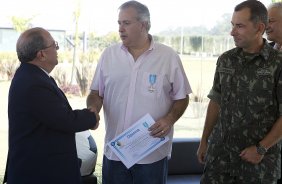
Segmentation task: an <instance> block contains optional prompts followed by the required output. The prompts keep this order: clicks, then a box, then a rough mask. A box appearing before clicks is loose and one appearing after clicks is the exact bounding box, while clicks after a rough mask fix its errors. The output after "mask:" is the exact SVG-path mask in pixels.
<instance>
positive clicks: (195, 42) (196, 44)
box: [190, 36, 202, 51]
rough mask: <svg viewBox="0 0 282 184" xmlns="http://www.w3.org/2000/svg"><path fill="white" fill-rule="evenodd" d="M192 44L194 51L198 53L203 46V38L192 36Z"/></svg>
mask: <svg viewBox="0 0 282 184" xmlns="http://www.w3.org/2000/svg"><path fill="white" fill-rule="evenodd" d="M190 43H191V46H192V48H193V50H194V51H198V50H199V49H200V48H201V46H202V37H201V36H191V37H190Z"/></svg>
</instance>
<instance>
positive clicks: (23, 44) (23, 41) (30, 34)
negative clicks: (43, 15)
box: [16, 27, 46, 63]
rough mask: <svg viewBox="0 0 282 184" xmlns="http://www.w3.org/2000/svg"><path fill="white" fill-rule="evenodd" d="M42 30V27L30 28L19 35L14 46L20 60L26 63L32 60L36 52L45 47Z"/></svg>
mask: <svg viewBox="0 0 282 184" xmlns="http://www.w3.org/2000/svg"><path fill="white" fill-rule="evenodd" d="M43 31H44V29H43V28H39V27H37V28H31V29H28V30H27V31H25V32H23V33H22V34H21V35H20V37H19V39H18V41H17V46H16V49H17V55H18V59H19V60H20V62H22V63H27V62H30V61H32V60H34V58H36V54H37V52H38V51H40V50H41V49H42V48H44V47H45V45H46V43H45V40H44V37H43V34H42V33H43Z"/></svg>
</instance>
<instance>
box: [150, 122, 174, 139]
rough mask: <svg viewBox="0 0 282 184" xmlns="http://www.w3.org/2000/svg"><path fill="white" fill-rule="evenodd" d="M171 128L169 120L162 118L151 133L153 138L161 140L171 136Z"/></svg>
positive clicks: (153, 126)
mask: <svg viewBox="0 0 282 184" xmlns="http://www.w3.org/2000/svg"><path fill="white" fill-rule="evenodd" d="M171 127H172V125H171V122H170V121H169V120H167V119H165V118H161V119H159V120H158V121H156V123H155V124H153V125H152V126H151V127H150V128H149V131H151V133H150V134H151V136H153V137H160V138H161V137H165V136H166V135H167V134H169V132H170V130H171Z"/></svg>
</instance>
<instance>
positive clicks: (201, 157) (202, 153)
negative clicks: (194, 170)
mask: <svg viewBox="0 0 282 184" xmlns="http://www.w3.org/2000/svg"><path fill="white" fill-rule="evenodd" d="M207 148H208V143H207V142H206V141H201V142H200V145H199V147H198V150H197V158H198V161H199V162H200V163H201V164H204V163H205V157H206V153H207Z"/></svg>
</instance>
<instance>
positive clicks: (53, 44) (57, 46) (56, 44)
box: [41, 41, 60, 50]
mask: <svg viewBox="0 0 282 184" xmlns="http://www.w3.org/2000/svg"><path fill="white" fill-rule="evenodd" d="M50 47H55V49H56V50H59V48H60V47H59V44H58V42H57V41H54V42H53V43H52V44H51V45H49V46H47V47H44V48H42V49H41V50H44V49H48V48H50Z"/></svg>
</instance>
